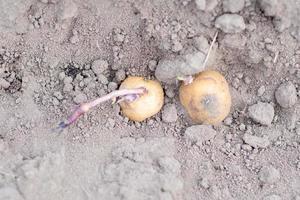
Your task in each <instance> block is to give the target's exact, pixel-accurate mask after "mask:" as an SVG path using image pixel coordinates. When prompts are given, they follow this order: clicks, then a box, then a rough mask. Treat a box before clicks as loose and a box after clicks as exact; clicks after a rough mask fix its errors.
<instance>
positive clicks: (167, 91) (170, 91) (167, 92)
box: [165, 88, 175, 99]
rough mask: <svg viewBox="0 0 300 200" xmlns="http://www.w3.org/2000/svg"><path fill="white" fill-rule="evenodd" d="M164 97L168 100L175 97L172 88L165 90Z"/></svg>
mask: <svg viewBox="0 0 300 200" xmlns="http://www.w3.org/2000/svg"><path fill="white" fill-rule="evenodd" d="M165 92H166V96H167V97H169V98H171V99H172V98H174V96H175V92H174V89H172V88H167V89H166V91H165Z"/></svg>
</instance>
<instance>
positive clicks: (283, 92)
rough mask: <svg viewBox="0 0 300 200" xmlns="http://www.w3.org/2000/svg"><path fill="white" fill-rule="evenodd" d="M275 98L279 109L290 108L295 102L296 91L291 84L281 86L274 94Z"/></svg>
mask: <svg viewBox="0 0 300 200" xmlns="http://www.w3.org/2000/svg"><path fill="white" fill-rule="evenodd" d="M275 98H276V101H277V103H278V104H279V105H280V106H281V107H283V108H290V107H292V106H293V105H295V103H296V102H297V91H296V88H295V85H294V84H293V83H292V82H286V83H283V84H281V85H280V86H279V87H278V88H277V90H276V92H275Z"/></svg>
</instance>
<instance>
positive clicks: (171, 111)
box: [162, 104, 178, 123]
mask: <svg viewBox="0 0 300 200" xmlns="http://www.w3.org/2000/svg"><path fill="white" fill-rule="evenodd" d="M177 119H178V116H177V109H176V106H175V104H166V105H165V106H164V108H163V111H162V120H163V122H166V123H172V122H176V121H177Z"/></svg>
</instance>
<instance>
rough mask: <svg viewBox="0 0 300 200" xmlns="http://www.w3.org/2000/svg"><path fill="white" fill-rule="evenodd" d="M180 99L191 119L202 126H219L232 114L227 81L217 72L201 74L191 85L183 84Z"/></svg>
mask: <svg viewBox="0 0 300 200" xmlns="http://www.w3.org/2000/svg"><path fill="white" fill-rule="evenodd" d="M179 98H180V102H181V104H182V105H183V107H184V108H185V109H186V111H187V113H188V114H189V116H190V117H191V119H192V120H193V121H194V122H196V123H201V124H211V125H214V124H218V123H220V122H221V121H223V120H224V119H225V117H226V116H227V115H228V114H229V112H230V107H231V95H230V91H229V86H228V83H227V81H226V79H225V78H224V77H223V75H222V74H220V73H219V72H217V71H213V70H209V71H203V72H201V73H199V74H198V75H197V76H196V77H195V79H194V81H193V82H192V83H191V84H189V85H184V84H182V85H181V87H180V89H179Z"/></svg>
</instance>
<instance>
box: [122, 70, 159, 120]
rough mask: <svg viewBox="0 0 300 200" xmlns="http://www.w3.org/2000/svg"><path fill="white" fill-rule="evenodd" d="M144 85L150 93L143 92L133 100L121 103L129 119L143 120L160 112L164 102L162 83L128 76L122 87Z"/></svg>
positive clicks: (129, 87)
mask: <svg viewBox="0 0 300 200" xmlns="http://www.w3.org/2000/svg"><path fill="white" fill-rule="evenodd" d="M139 87H144V88H146V89H147V91H148V93H147V94H143V95H142V96H140V97H139V98H138V99H136V100H135V101H133V102H126V101H123V102H121V103H120V106H121V109H122V112H123V114H124V115H125V116H126V117H128V118H129V119H131V120H133V121H137V122H141V121H143V120H145V119H146V118H149V117H151V116H153V115H155V114H156V113H158V112H159V111H160V110H161V108H162V106H163V103H164V92H163V89H162V87H161V84H160V83H159V82H158V81H155V80H146V79H144V78H143V77H136V76H130V77H128V78H126V79H125V80H124V81H123V82H122V84H121V86H120V89H133V88H139Z"/></svg>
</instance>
